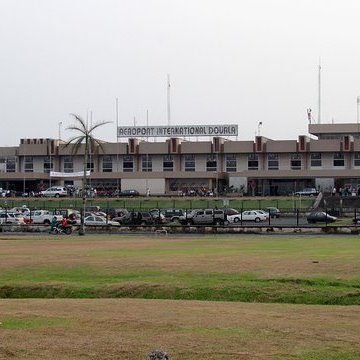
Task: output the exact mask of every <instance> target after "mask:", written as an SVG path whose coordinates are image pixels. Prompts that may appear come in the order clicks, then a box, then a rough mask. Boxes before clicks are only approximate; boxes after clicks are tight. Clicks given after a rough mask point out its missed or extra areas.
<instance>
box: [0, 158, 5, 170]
mask: <svg viewBox="0 0 360 360" xmlns="http://www.w3.org/2000/svg"><path fill="white" fill-rule="evenodd" d="M0 172H6V158H5V157H0Z"/></svg>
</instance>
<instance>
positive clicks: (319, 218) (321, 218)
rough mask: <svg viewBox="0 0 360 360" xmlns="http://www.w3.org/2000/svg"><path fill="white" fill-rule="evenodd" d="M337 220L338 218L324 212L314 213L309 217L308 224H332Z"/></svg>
mask: <svg viewBox="0 0 360 360" xmlns="http://www.w3.org/2000/svg"><path fill="white" fill-rule="evenodd" d="M336 220H337V217H336V216H332V215H330V214H328V213H326V212H324V211H316V212H312V213H311V214H309V215H308V216H307V222H308V223H309V224H315V223H318V222H324V223H332V222H334V221H336Z"/></svg>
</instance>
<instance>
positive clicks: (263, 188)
mask: <svg viewBox="0 0 360 360" xmlns="http://www.w3.org/2000/svg"><path fill="white" fill-rule="evenodd" d="M123 130H124V129H123ZM118 131H119V129H118ZM124 131H125V130H124ZM128 131H130V132H128V133H126V132H125V133H123V134H122V135H123V137H124V139H125V136H128V137H126V140H123V137H120V140H121V141H118V142H115V143H106V142H104V143H103V150H101V149H98V150H99V151H98V152H97V153H96V152H94V153H92V154H90V156H89V158H88V159H87V169H88V170H90V171H91V175H90V176H89V178H88V182H89V184H90V185H91V187H93V188H96V189H97V191H98V192H99V194H100V193H101V192H102V191H104V192H107V193H109V192H111V191H115V190H116V189H121V190H126V189H135V190H138V191H139V192H140V193H142V194H145V193H146V191H147V189H149V190H150V192H151V194H152V195H163V194H166V195H178V194H180V193H181V194H188V193H189V192H191V193H194V192H206V191H208V190H212V191H214V192H215V194H216V192H217V191H218V193H222V192H224V191H225V192H229V191H231V192H234V193H247V194H249V195H262V196H266V195H288V194H290V193H292V192H295V191H298V190H301V189H303V188H305V187H316V188H317V189H319V190H323V191H331V190H332V189H333V188H334V187H337V188H339V187H342V188H344V187H348V188H351V189H356V191H357V190H358V188H359V187H360V176H359V175H360V126H359V124H356V123H344V124H309V135H300V136H299V137H298V139H297V140H273V139H269V138H266V137H263V136H255V139H254V140H249V141H236V140H230V138H234V133H233V132H232V131H233V129H231V128H228V129H227V130H226V132H225V133H224V131H225V130H224V131H222V132H221V131H218V132H216V131H215V132H214V131H213V132H212V134H210V137H209V136H208V137H207V138H209V139H211V140H208V141H198V138H193V140H192V138H191V137H190V136H188V135H191V134H185V133H182V134H181V133H180V130H178V131H168V132H167V133H166V132H165V133H164V134H162V135H161V136H165V137H166V138H165V139H164V140H162V141H158V140H157V141H155V140H154V141H148V140H146V139H148V138H149V136H150V137H152V136H154V134H150V133H145V134H143V133H141V132H136V131H135V130H134V131H133V132H131V128H129V129H128ZM199 131H200V130H199ZM201 131H205V132H206V131H207V129H205V130H204V129H203V130H201ZM137 135H140V136H137ZM167 135H169V136H167ZM203 135H204V134H203ZM206 135H209V134H208V133H206ZM211 135H213V136H211ZM129 136H132V137H129ZM118 139H119V138H118ZM65 144H66V142H65V141H63V140H61V139H21V140H20V144H19V146H14V147H0V188H3V189H6V190H12V191H16V192H30V191H34V192H37V191H39V190H43V189H45V188H47V187H49V185H65V186H66V185H73V186H75V187H81V178H80V177H76V176H75V174H76V173H77V172H81V171H83V169H84V148H82V149H80V151H79V152H78V153H77V154H73V153H72V148H71V147H70V146H68V147H66V146H65ZM50 172H51V173H52V174H51V175H52V176H50ZM54 174H55V175H54Z"/></svg>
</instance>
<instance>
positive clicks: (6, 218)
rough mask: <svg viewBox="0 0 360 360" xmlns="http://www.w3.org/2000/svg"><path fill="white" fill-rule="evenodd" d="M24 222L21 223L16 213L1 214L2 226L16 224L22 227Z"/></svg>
mask: <svg viewBox="0 0 360 360" xmlns="http://www.w3.org/2000/svg"><path fill="white" fill-rule="evenodd" d="M22 223H23V222H21V221H20V220H19V219H18V218H17V217H16V216H15V214H14V213H9V212H2V213H0V224H14V225H20V224H22Z"/></svg>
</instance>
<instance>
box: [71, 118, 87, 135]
mask: <svg viewBox="0 0 360 360" xmlns="http://www.w3.org/2000/svg"><path fill="white" fill-rule="evenodd" d="M70 115H71V116H73V117H74V118H75V120H77V121H78V122H79V124H80V127H81V129H82V130H81V131H82V132H86V131H88V130H87V126H86V125H87V124H86V122H85V121H84V120H83V119H82V118H81V117H80V116H79V115H76V114H70Z"/></svg>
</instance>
